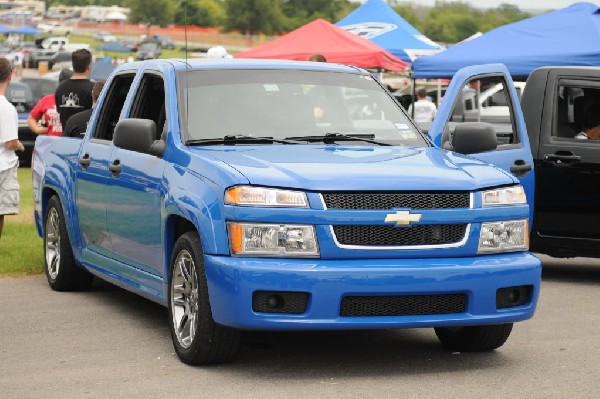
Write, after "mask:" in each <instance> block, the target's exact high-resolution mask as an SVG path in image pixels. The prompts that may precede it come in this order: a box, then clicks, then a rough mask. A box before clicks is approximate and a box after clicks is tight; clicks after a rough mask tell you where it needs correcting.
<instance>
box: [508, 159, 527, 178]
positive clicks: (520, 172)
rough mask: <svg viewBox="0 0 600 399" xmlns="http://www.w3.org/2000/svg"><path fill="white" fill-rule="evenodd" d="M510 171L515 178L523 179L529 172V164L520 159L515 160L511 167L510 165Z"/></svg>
mask: <svg viewBox="0 0 600 399" xmlns="http://www.w3.org/2000/svg"><path fill="white" fill-rule="evenodd" d="M510 171H511V172H513V173H514V174H515V176H517V177H523V176H525V175H526V174H527V173H529V172H531V164H530V163H529V162H525V161H524V160H522V159H517V160H515V162H513V164H512V165H510Z"/></svg>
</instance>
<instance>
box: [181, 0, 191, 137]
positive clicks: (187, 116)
mask: <svg viewBox="0 0 600 399" xmlns="http://www.w3.org/2000/svg"><path fill="white" fill-rule="evenodd" d="M187 8H188V2H187V1H184V2H183V33H184V36H185V126H186V127H185V129H186V137H187V139H188V140H189V136H188V132H187V129H188V126H189V125H190V123H189V122H190V105H189V104H190V101H189V96H190V86H189V84H188V71H189V69H190V64H188V35H187V24H188V21H187ZM180 134H181V130H180Z"/></svg>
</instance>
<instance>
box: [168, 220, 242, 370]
mask: <svg viewBox="0 0 600 399" xmlns="http://www.w3.org/2000/svg"><path fill="white" fill-rule="evenodd" d="M168 305H169V306H168V307H169V321H170V322H169V327H170V330H171V338H172V339H173V346H174V347H175V351H176V352H177V355H178V356H179V358H180V359H181V361H182V362H184V363H187V364H191V365H203V364H214V363H225V362H228V361H231V360H232V359H234V358H235V357H236V356H237V353H238V351H239V348H240V343H241V332H240V331H238V330H234V329H231V328H227V327H223V326H220V325H218V324H216V323H215V322H214V320H213V318H212V311H211V307H210V302H209V297H208V284H207V281H206V274H205V271H204V254H203V252H202V244H201V242H200V237H199V236H198V233H196V232H189V233H185V234H183V235H182V236H181V237H179V239H178V240H177V242H176V243H175V248H174V249H173V255H172V257H171V264H170V273H169V304H168Z"/></svg>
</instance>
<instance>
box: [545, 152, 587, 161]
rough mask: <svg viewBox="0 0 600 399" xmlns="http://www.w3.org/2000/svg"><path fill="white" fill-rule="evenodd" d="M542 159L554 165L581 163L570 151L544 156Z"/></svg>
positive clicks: (579, 157)
mask: <svg viewBox="0 0 600 399" xmlns="http://www.w3.org/2000/svg"><path fill="white" fill-rule="evenodd" d="M544 159H545V160H546V161H551V162H554V163H575V162H581V156H579V155H575V154H573V153H572V152H571V151H556V153H555V154H544Z"/></svg>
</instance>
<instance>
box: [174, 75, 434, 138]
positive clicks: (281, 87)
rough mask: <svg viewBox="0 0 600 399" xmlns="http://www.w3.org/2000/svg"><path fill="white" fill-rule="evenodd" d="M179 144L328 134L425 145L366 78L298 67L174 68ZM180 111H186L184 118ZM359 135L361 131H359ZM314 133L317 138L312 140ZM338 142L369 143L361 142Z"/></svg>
mask: <svg viewBox="0 0 600 399" xmlns="http://www.w3.org/2000/svg"><path fill="white" fill-rule="evenodd" d="M178 82H179V85H180V90H179V95H180V96H181V97H180V104H186V102H187V107H186V106H183V107H181V108H182V109H181V110H180V112H181V114H182V121H181V126H183V129H182V130H183V132H182V134H183V135H184V137H183V142H192V141H198V140H206V139H219V138H223V137H225V136H250V137H270V138H274V139H279V140H284V139H286V138H288V139H289V138H293V139H294V140H300V141H302V138H303V137H310V138H311V139H310V140H308V141H305V142H304V143H307V142H315V141H318V137H319V136H325V135H328V140H329V141H335V140H332V139H331V137H332V134H336V135H337V136H335V137H340V136H341V135H350V136H357V137H362V138H363V139H364V138H367V139H369V140H370V141H377V142H381V143H385V144H388V145H390V144H391V145H406V146H427V145H428V144H427V142H426V141H425V140H424V139H423V137H422V136H421V135H420V133H419V132H418V131H417V130H416V128H415V127H414V126H413V124H412V123H411V122H410V121H409V119H408V117H407V116H406V115H405V114H404V113H403V112H402V110H401V107H400V106H399V105H398V104H397V103H396V102H395V101H394V100H393V99H392V97H391V96H390V95H389V94H388V93H387V92H386V91H385V90H384V89H383V88H381V86H379V84H378V83H377V82H376V81H375V80H374V79H373V78H372V77H371V76H365V75H359V74H350V73H340V72H324V71H302V70H291V69H283V70H250V69H238V70H196V71H189V72H185V71H184V72H181V73H180V75H179V77H178ZM186 113H187V116H186ZM359 135H360V136H359ZM315 137H316V138H315ZM344 144H345V145H347V144H354V145H372V144H373V143H368V142H367V141H365V140H348V138H347V137H346V138H345V140H344Z"/></svg>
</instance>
